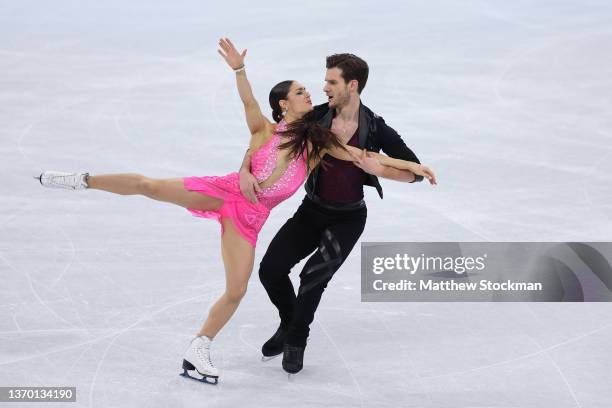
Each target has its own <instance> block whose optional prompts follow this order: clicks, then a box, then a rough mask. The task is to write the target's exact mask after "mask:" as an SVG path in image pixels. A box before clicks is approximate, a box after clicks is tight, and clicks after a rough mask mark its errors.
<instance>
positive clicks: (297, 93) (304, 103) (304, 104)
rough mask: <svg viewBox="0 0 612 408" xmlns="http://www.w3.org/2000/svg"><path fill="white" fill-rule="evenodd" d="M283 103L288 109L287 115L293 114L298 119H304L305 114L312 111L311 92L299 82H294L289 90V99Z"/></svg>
mask: <svg viewBox="0 0 612 408" xmlns="http://www.w3.org/2000/svg"><path fill="white" fill-rule="evenodd" d="M283 102H284V103H285V106H286V107H287V114H289V113H291V114H292V115H293V116H296V117H302V116H304V114H305V113H307V112H310V111H311V110H312V101H311V100H310V92H308V91H307V90H306V88H305V87H304V85H302V84H300V83H299V82H297V81H293V83H292V84H291V88H289V93H288V94H287V99H284V100H283Z"/></svg>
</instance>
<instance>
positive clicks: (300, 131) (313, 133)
mask: <svg viewBox="0 0 612 408" xmlns="http://www.w3.org/2000/svg"><path fill="white" fill-rule="evenodd" d="M280 134H281V135H282V136H285V137H286V138H287V139H288V140H287V141H286V142H283V143H281V144H280V145H279V146H278V148H279V149H288V150H289V157H290V158H294V157H296V156H297V157H300V156H301V155H302V154H304V151H306V164H307V165H308V170H311V169H310V163H311V158H313V157H321V151H322V150H323V149H328V148H331V147H338V148H340V149H343V150H346V147H344V145H343V144H342V143H341V142H340V140H339V139H338V136H336V134H335V133H334V132H332V131H331V130H329V129H328V128H326V127H324V126H321V125H320V124H319V123H317V121H316V120H315V119H314V117H313V114H312V112H309V113H307V114H306V115H304V116H303V117H302V118H301V119H298V120H296V121H293V122H291V123H288V124H287V128H286V129H285V130H283V131H281V132H280ZM308 142H310V144H311V145H312V151H309V150H308ZM321 165H322V166H323V168H326V167H327V166H326V163H325V161H321Z"/></svg>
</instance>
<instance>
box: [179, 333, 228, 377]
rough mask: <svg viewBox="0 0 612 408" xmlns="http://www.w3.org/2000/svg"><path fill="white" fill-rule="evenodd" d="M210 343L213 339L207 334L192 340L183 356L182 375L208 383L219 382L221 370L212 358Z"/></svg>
mask: <svg viewBox="0 0 612 408" xmlns="http://www.w3.org/2000/svg"><path fill="white" fill-rule="evenodd" d="M210 343H211V340H210V339H209V338H208V337H206V336H199V337H196V338H195V339H193V340H192V341H191V344H190V345H189V348H188V349H187V351H186V352H185V355H184V356H183V372H182V373H181V374H180V375H182V376H183V377H187V378H191V379H194V380H197V381H201V382H205V383H208V384H217V382H218V381H219V370H218V369H217V368H216V367H215V366H214V365H213V363H212V361H211V359H210ZM200 377H201V378H200Z"/></svg>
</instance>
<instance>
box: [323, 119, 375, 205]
mask: <svg viewBox="0 0 612 408" xmlns="http://www.w3.org/2000/svg"><path fill="white" fill-rule="evenodd" d="M358 134H359V129H357V131H355V134H354V135H353V137H351V140H349V141H348V143H347V144H348V145H351V146H355V147H357V148H359V138H358ZM323 161H324V162H325V164H326V165H327V166H326V167H327V169H325V168H324V167H323V166H321V167H320V169H319V175H318V177H317V191H316V192H315V194H317V195H318V196H319V198H320V199H321V200H323V201H326V202H328V203H343V204H344V203H353V202H355V201H359V200H362V199H363V183H364V181H365V172H364V171H363V170H361V169H360V168H359V167H357V166H355V165H354V164H353V163H352V162H350V161H346V160H339V159H336V158H335V157H332V156H330V155H329V154H328V155H325V157H324V158H323Z"/></svg>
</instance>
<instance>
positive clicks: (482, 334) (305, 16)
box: [0, 0, 612, 408]
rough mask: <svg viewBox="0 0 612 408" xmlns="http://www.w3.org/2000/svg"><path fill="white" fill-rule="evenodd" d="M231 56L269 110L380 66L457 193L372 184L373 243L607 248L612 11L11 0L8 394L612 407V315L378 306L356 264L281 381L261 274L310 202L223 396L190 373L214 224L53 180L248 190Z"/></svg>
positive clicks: (5, 65)
mask: <svg viewBox="0 0 612 408" xmlns="http://www.w3.org/2000/svg"><path fill="white" fill-rule="evenodd" d="M220 36H228V37H230V38H231V39H232V40H234V42H235V43H236V45H237V46H238V47H240V48H247V49H248V55H247V60H246V64H247V67H248V68H247V69H248V73H249V78H250V80H251V82H252V85H253V88H254V91H255V94H256V96H257V98H258V99H259V101H260V104H261V105H262V107H263V108H264V111H265V113H266V114H268V113H269V109H268V103H267V96H268V92H269V90H270V88H271V87H272V86H273V85H274V84H275V83H277V82H279V81H281V80H285V79H296V80H299V81H300V82H302V83H303V84H305V85H306V86H307V88H309V90H310V91H311V93H312V99H313V102H314V103H315V104H317V103H323V102H324V101H325V96H324V93H323V92H322V87H323V78H324V74H325V56H326V55H329V54H332V53H335V52H352V53H355V54H357V55H359V56H361V57H363V58H364V59H365V60H366V61H368V63H369V65H370V78H369V81H368V84H367V86H366V88H365V90H364V92H363V94H362V100H363V102H364V103H365V104H366V105H368V106H369V107H370V108H372V110H374V111H375V112H377V113H378V114H380V115H382V116H383V117H384V118H385V120H386V121H387V123H388V124H390V125H391V126H392V127H393V128H395V129H396V130H397V131H398V132H399V133H400V134H401V135H402V136H403V139H404V140H405V141H406V143H407V144H408V146H410V147H411V148H412V149H413V150H414V151H415V152H416V153H417V155H418V156H419V158H420V159H421V161H422V162H423V163H425V164H427V165H429V166H430V167H432V168H433V169H434V170H435V171H436V173H437V175H438V179H439V185H438V186H436V187H431V186H430V185H429V184H428V183H420V184H401V183H394V182H390V181H383V182H382V183H383V188H384V191H385V198H384V200H380V199H379V198H378V196H377V194H376V192H375V190H374V189H371V188H367V189H366V201H367V203H368V215H369V216H368V224H367V226H366V230H365V233H364V234H363V235H362V237H361V241H364V242H365V241H426V242H427V241H559V242H566V241H611V240H612V218H611V213H612V175H611V174H612V133H611V130H610V129H612V3H611V2H609V1H606V0H601V1H578V0H573V1H524V0H520V1H513V2H505V1H501V0H497V1H484V0H481V1H476V0H474V1H451V0H435V1H430V2H425V1H406V2H399V1H397V2H394V1H388V0H382V1H376V2H372V1H361V0H359V1H309V2H306V1H304V2H292V1H284V2H280V1H277V2H271V1H260V2H250V1H246V0H236V1H231V2H208V1H195V0H191V1H176V2H164V1H159V0H156V1H144V0H137V1H129V2H123V1H117V0H112V1H104V2H94V1H67V0H58V1H53V2H45V1H23V0H19V1H7V0H0V106H1V108H0V122H1V123H2V126H1V127H0V174H1V176H2V177H1V178H0V282H1V289H0V386H76V387H77V401H76V402H75V403H65V404H62V403H57V404H54V405H53V406H54V407H60V406H66V407H194V406H202V407H279V408H280V407H388V408H395V407H424V408H447V407H449V408H450V407H453V408H468V407H472V408H476V407H478V408H484V407H487V408H511V407H512V408H518V407H520V408H552V407H554V408H566V407H567V408H570V407H578V408H607V407H610V406H612V388H611V387H610V385H611V384H612V370H610V367H611V366H612V351H611V347H610V344H611V343H612V315H611V312H612V306H611V305H610V304H609V303H575V304H572V303H538V304H536V303H362V302H361V301H360V249H359V247H358V246H357V247H356V248H355V250H354V251H353V253H352V254H351V256H350V257H349V259H347V261H346V263H345V264H344V266H343V267H342V268H341V269H340V271H339V272H338V273H337V274H336V276H335V278H334V279H333V280H332V282H331V283H330V285H329V286H328V289H327V291H326V292H325V293H324V295H323V300H322V302H321V305H320V307H319V309H318V312H317V315H316V320H315V322H314V323H313V325H312V328H311V335H310V341H309V344H308V347H307V348H306V354H305V361H304V364H305V368H304V370H303V371H302V372H301V373H299V374H298V376H297V377H296V378H295V379H294V381H288V379H287V375H286V374H285V373H284V372H283V370H282V368H281V366H280V364H281V359H280V358H277V359H275V360H272V361H269V362H265V363H264V362H261V361H260V351H259V350H260V347H261V344H262V343H263V342H264V341H265V340H266V339H267V338H268V337H269V336H270V335H271V334H272V333H273V332H274V331H275V329H276V327H277V324H278V318H277V314H276V310H275V309H274V308H273V306H272V305H271V303H270V302H269V300H268V298H267V295H266V293H265V291H264V290H263V288H262V286H261V284H260V282H259V279H258V277H257V265H258V263H259V261H260V259H261V257H262V255H263V253H264V252H265V249H266V247H267V245H268V243H269V242H270V240H271V239H272V237H273V236H274V234H275V232H276V231H277V230H278V229H279V228H280V226H281V225H282V224H283V223H284V221H285V220H286V219H287V218H289V217H290V216H291V215H292V214H293V212H294V211H295V209H296V208H297V206H298V205H299V203H300V201H301V200H302V198H303V196H304V192H303V189H300V190H299V191H298V193H297V194H296V195H295V196H293V197H292V198H291V199H290V200H288V201H286V202H284V203H283V204H281V205H280V206H279V207H277V208H276V209H275V210H274V211H273V212H272V214H271V216H270V219H269V220H268V222H267V224H266V225H265V227H264V229H263V231H262V234H261V235H260V239H259V243H258V247H257V252H256V269H255V271H254V273H253V276H252V278H251V282H250V286H249V291H248V293H247V295H246V297H245V299H244V300H243V303H242V304H241V306H240V308H239V309H238V312H237V313H236V315H235V317H234V318H233V319H232V320H231V321H230V323H229V324H228V325H227V326H226V327H225V328H224V329H223V331H222V332H221V333H220V334H219V336H218V337H217V338H216V339H215V342H214V348H213V359H214V360H215V362H216V363H217V365H218V366H219V368H220V369H221V376H222V378H221V381H220V383H219V385H217V386H210V385H206V384H200V383H197V382H194V381H187V380H185V379H183V378H181V377H179V375H178V374H179V372H180V365H181V360H182V354H183V352H184V350H185V348H186V347H187V344H188V342H189V340H190V339H191V338H192V337H193V335H194V333H195V332H196V331H197V330H198V329H199V327H200V325H201V323H202V321H203V319H204V317H205V316H206V313H207V311H208V308H209V307H210V305H211V302H212V301H213V300H214V299H216V298H217V297H218V296H219V295H220V294H221V293H222V291H223V288H224V274H223V266H222V262H221V256H220V244H219V232H220V228H219V225H218V224H217V223H216V222H214V221H211V220H204V219H200V218H194V217H192V216H191V215H190V214H189V213H188V212H187V211H185V210H184V209H182V208H179V207H173V206H171V205H168V204H163V203H158V202H153V201H151V200H148V199H146V198H141V197H121V196H113V195H111V194H107V193H103V192H100V191H84V192H70V191H62V190H48V189H43V188H41V186H40V185H39V183H38V181H36V180H34V179H33V178H32V177H33V176H36V175H38V174H39V173H40V172H41V170H46V169H51V170H70V171H72V170H86V171H89V172H90V173H110V172H139V173H142V174H146V175H149V176H152V177H160V178H173V177H181V176H189V175H222V174H226V173H229V172H232V171H236V170H237V169H238V168H239V165H240V162H241V159H242V155H243V153H244V150H245V149H246V146H247V143H248V129H247V127H246V126H245V122H244V119H243V113H242V105H241V103H240V100H239V98H238V95H237V92H236V90H235V83H234V75H233V73H232V72H231V70H230V69H229V68H228V67H227V66H226V64H225V62H224V61H223V60H222V59H221V58H220V56H219V55H218V54H217V52H216V44H217V39H218V38H219V37H220ZM300 266H301V264H300V265H298V267H296V269H294V273H293V274H292V275H293V278H294V282H296V281H297V275H298V273H299V270H300ZM0 404H2V403H0ZM7 405H11V406H13V405H12V404H7ZM15 406H28V404H26V403H23V404H16V405H15ZM29 406H41V404H34V403H32V404H30V405H29Z"/></svg>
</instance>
